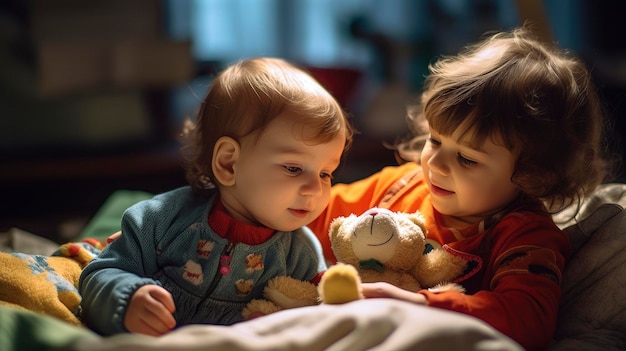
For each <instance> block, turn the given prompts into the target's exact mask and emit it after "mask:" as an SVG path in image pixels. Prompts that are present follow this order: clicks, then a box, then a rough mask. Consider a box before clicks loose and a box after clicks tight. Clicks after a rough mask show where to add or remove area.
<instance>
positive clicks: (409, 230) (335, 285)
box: [318, 208, 467, 304]
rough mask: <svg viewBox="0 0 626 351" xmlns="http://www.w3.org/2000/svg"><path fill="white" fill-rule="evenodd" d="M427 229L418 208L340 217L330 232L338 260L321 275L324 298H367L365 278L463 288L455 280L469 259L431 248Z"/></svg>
mask: <svg viewBox="0 0 626 351" xmlns="http://www.w3.org/2000/svg"><path fill="white" fill-rule="evenodd" d="M426 232H427V231H426V226H425V222H424V217H423V215H422V214H421V213H419V212H416V213H404V212H392V211H390V210H388V209H384V208H370V209H368V210H367V211H365V212H364V213H362V214H360V215H355V214H352V215H350V216H348V217H337V218H335V219H334V220H333V222H332V223H331V225H330V230H329V235H330V242H331V247H332V249H333V253H334V254H335V257H336V258H337V261H338V263H337V264H335V265H333V266H331V267H329V268H328V270H327V271H326V272H325V273H324V275H323V276H322V279H321V281H320V284H319V286H318V294H319V296H320V301H321V302H323V303H327V304H336V303H345V302H349V301H353V300H357V299H362V298H363V296H362V294H361V292H360V287H359V285H360V283H361V282H368V283H369V282H387V283H390V284H393V285H396V286H398V287H400V288H403V289H405V290H409V291H418V290H420V289H422V288H434V289H436V290H437V291H446V290H457V291H461V292H464V289H463V288H462V287H461V286H460V285H458V284H454V283H451V282H452V281H453V280H454V279H455V278H456V277H459V276H460V275H462V273H463V272H464V270H465V267H466V264H467V262H466V260H464V259H463V258H461V257H457V256H455V255H452V254H451V253H449V252H447V251H445V250H443V249H430V245H428V246H427V241H426ZM427 247H428V248H429V249H427Z"/></svg>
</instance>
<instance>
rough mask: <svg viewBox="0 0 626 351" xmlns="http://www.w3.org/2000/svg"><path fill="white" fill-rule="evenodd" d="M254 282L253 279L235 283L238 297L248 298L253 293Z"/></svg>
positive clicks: (240, 280)
mask: <svg viewBox="0 0 626 351" xmlns="http://www.w3.org/2000/svg"><path fill="white" fill-rule="evenodd" d="M253 285H254V281H253V280H252V279H239V280H237V281H236V282H235V290H237V295H239V296H246V295H248V294H249V293H250V291H252V287H253Z"/></svg>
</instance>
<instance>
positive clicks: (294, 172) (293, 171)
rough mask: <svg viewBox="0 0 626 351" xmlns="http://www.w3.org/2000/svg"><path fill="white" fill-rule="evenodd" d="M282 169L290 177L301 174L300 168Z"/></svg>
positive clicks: (288, 167)
mask: <svg viewBox="0 0 626 351" xmlns="http://www.w3.org/2000/svg"><path fill="white" fill-rule="evenodd" d="M283 168H284V169H285V171H287V173H289V174H290V175H299V174H300V173H302V168H300V167H296V166H283Z"/></svg>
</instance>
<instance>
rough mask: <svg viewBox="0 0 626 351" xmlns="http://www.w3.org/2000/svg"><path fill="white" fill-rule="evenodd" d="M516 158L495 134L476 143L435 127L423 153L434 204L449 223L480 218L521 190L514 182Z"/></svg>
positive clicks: (506, 202)
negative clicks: (496, 141)
mask: <svg viewBox="0 0 626 351" xmlns="http://www.w3.org/2000/svg"><path fill="white" fill-rule="evenodd" d="M469 135H471V133H469ZM515 161H516V157H515V155H514V154H513V153H512V152H511V151H509V150H508V149H507V148H505V147H503V146H500V145H497V144H494V142H493V141H492V140H491V138H487V139H486V140H485V142H484V143H483V144H482V145H480V146H479V147H473V146H471V144H470V143H469V142H465V140H463V139H462V140H459V138H458V137H457V135H456V133H455V134H453V135H451V136H443V135H440V134H438V133H437V131H435V130H432V129H431V130H430V137H429V139H428V141H427V142H426V144H425V145H424V149H423V150H422V155H421V165H422V169H423V171H424V178H425V180H426V183H427V184H428V187H429V189H430V194H431V199H432V203H433V206H434V207H435V209H436V210H437V211H438V212H439V213H441V214H442V215H443V216H444V222H445V221H446V220H447V221H448V224H453V223H458V222H457V221H460V222H462V223H476V222H479V221H480V220H482V219H484V218H486V217H488V216H490V215H492V214H494V213H496V212H498V211H500V210H501V209H502V208H503V207H505V206H506V205H508V204H509V203H510V202H511V201H513V200H514V199H515V198H516V197H517V195H518V194H519V189H518V187H517V186H516V185H515V184H513V183H512V182H511V176H512V175H513V171H514V169H515ZM455 225H456V224H455ZM452 226H453V225H452Z"/></svg>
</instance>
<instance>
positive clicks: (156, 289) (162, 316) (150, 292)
mask: <svg viewBox="0 0 626 351" xmlns="http://www.w3.org/2000/svg"><path fill="white" fill-rule="evenodd" d="M175 310H176V307H175V306H174V300H173V299H172V295H171V294H170V293H169V292H168V291H167V290H165V289H164V288H162V287H160V286H158V285H144V286H142V287H140V288H139V289H137V291H135V293H134V294H133V296H132V297H131V298H130V301H129V303H128V309H127V310H126V316H124V327H126V329H128V331H129V332H131V333H140V334H147V335H151V336H159V335H163V334H165V333H167V332H169V331H170V330H172V329H174V327H176V320H175V319H174V316H173V315H172V314H173V313H174V311H175Z"/></svg>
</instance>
